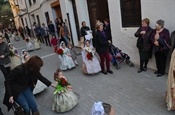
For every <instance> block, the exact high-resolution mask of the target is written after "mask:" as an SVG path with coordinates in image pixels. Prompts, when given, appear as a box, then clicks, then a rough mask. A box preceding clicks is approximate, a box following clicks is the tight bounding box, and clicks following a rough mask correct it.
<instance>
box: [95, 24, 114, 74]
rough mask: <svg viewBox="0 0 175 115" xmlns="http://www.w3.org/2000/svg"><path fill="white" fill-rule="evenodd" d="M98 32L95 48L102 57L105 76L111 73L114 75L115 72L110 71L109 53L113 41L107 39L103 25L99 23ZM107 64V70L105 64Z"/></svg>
mask: <svg viewBox="0 0 175 115" xmlns="http://www.w3.org/2000/svg"><path fill="white" fill-rule="evenodd" d="M96 28H97V32H96V35H95V36H96V37H95V41H94V42H95V48H96V51H97V53H98V54H99V56H100V66H101V69H102V73H103V74H105V75H106V74H107V73H110V74H112V73H113V71H111V69H110V57H109V51H108V49H109V48H108V45H109V43H111V41H110V40H109V39H108V38H107V36H106V34H105V32H104V30H103V23H101V22H97V24H96ZM105 62H106V69H105V64H104V63H105Z"/></svg>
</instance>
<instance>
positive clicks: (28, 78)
mask: <svg viewBox="0 0 175 115" xmlns="http://www.w3.org/2000/svg"><path fill="white" fill-rule="evenodd" d="M38 79H39V80H40V81H41V82H43V83H44V84H45V85H47V86H50V85H51V82H50V81H49V80H47V79H46V78H45V77H43V76H42V75H41V74H40V73H37V74H32V73H31V72H30V71H29V70H28V68H26V67H25V66H24V64H22V65H19V66H17V67H16V68H14V69H13V70H12V71H11V72H10V74H9V75H8V76H7V78H6V80H5V89H6V92H5V97H4V101H3V103H4V104H5V105H6V106H7V107H8V110H10V108H11V105H10V103H9V98H10V97H11V96H13V97H14V100H15V99H16V98H17V97H18V95H19V94H20V93H21V92H22V91H24V90H25V89H27V88H28V87H30V88H31V90H32V91H33V89H34V87H35V85H36V83H37V80H38Z"/></svg>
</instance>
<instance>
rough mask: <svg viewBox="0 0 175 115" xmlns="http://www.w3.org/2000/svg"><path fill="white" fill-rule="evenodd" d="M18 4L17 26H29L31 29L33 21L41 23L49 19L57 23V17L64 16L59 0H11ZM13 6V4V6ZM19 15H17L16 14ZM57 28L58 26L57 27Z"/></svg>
mask: <svg viewBox="0 0 175 115" xmlns="http://www.w3.org/2000/svg"><path fill="white" fill-rule="evenodd" d="M10 1H11V2H13V4H15V6H18V8H19V11H18V13H16V12H15V10H14V17H15V18H16V17H18V18H16V19H15V20H16V21H15V23H16V27H17V28H18V27H19V26H22V27H25V26H28V27H29V28H30V29H31V30H32V28H33V23H34V22H36V23H37V24H39V25H41V24H42V23H45V24H46V25H47V23H48V21H52V22H53V24H54V25H55V19H56V18H62V15H61V11H60V3H59V1H58V0H10ZM11 7H12V6H11ZM12 9H13V8H12ZM15 15H17V16H15ZM55 29H56V27H55Z"/></svg>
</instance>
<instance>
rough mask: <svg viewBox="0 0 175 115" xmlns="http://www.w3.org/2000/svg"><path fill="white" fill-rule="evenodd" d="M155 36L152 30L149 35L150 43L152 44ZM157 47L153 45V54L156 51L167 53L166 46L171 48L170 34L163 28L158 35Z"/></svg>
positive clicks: (154, 31)
mask: <svg viewBox="0 0 175 115" xmlns="http://www.w3.org/2000/svg"><path fill="white" fill-rule="evenodd" d="M155 35H156V29H154V30H153V33H152V35H151V41H152V43H154V41H155V40H154V36H155ZM158 42H159V46H155V45H154V47H153V48H154V52H157V51H161V52H165V53H166V52H167V50H168V49H167V48H166V47H167V46H168V47H170V46H171V40H170V33H169V30H168V29H166V28H164V29H163V30H162V31H161V32H160V33H159V39H158ZM165 44H167V46H165Z"/></svg>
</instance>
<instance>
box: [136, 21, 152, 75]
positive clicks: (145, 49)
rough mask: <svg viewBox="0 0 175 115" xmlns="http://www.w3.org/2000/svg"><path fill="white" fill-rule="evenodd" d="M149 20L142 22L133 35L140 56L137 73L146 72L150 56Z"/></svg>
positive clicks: (150, 32) (150, 29) (150, 31)
mask: <svg viewBox="0 0 175 115" xmlns="http://www.w3.org/2000/svg"><path fill="white" fill-rule="evenodd" d="M149 23H150V21H149V19H148V18H145V19H143V20H142V26H141V27H140V28H139V29H138V30H137V32H136V33H135V34H134V35H135V37H138V39H137V48H138V50H139V56H140V69H139V70H138V73H140V72H142V71H147V64H148V61H149V59H150V58H151V56H152V43H151V40H150V37H151V34H152V32H153V29H152V28H151V27H150V26H149Z"/></svg>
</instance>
